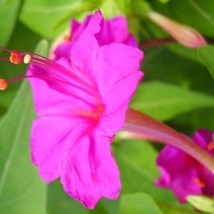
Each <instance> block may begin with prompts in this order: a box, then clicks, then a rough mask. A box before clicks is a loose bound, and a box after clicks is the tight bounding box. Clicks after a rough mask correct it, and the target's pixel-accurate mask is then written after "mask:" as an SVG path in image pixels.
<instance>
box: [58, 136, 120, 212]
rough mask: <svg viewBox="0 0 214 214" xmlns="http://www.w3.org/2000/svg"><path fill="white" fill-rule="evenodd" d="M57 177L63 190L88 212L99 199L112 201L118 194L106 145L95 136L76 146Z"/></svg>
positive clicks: (113, 164)
mask: <svg viewBox="0 0 214 214" xmlns="http://www.w3.org/2000/svg"><path fill="white" fill-rule="evenodd" d="M61 174H62V176H61V182H62V184H63V187H64V190H65V191H66V192H67V193H68V194H69V195H70V196H71V197H73V198H76V199H78V200H79V201H80V202H82V203H83V204H84V205H85V206H86V207H87V208H90V209H92V208H94V206H95V205H96V203H97V202H98V200H99V199H100V198H101V197H102V196H103V197H107V198H110V199H115V198H116V197H117V196H118V194H119V191H120V179H119V171H118V168H117V166H116V163H115V161H114V159H113V157H112V155H111V150H110V141H109V139H108V138H107V137H104V136H102V135H100V134H99V133H98V132H97V133H94V134H92V135H90V136H88V137H85V138H82V140H81V141H79V142H78V144H76V146H75V147H74V148H73V150H72V151H71V153H70V154H69V155H68V160H67V162H66V163H64V164H63V167H62V172H61Z"/></svg>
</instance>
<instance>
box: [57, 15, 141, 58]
mask: <svg viewBox="0 0 214 214" xmlns="http://www.w3.org/2000/svg"><path fill="white" fill-rule="evenodd" d="M97 13H100V11H97ZM91 19H93V15H89V16H87V17H86V18H85V20H84V21H83V23H79V22H77V21H76V20H75V19H72V20H71V29H70V35H65V36H64V40H65V41H64V43H62V44H60V45H59V46H58V47H57V48H56V49H55V51H54V53H55V57H56V58H60V57H62V56H63V57H66V58H69V57H70V56H69V52H70V49H71V48H72V46H73V44H74V43H73V41H75V40H77V39H78V38H79V36H80V35H81V33H82V32H83V31H84V30H85V28H86V27H87V26H88V23H89V22H90V21H91ZM99 25H100V30H99V32H97V33H96V34H95V38H96V40H97V42H98V44H99V46H102V45H106V44H110V43H123V44H127V45H130V46H132V47H137V46H138V45H137V41H136V40H135V39H134V37H133V36H132V34H130V33H129V32H128V23H127V20H126V19H125V17H123V16H118V17H115V18H113V19H111V20H104V19H102V20H101V21H100V24H99Z"/></svg>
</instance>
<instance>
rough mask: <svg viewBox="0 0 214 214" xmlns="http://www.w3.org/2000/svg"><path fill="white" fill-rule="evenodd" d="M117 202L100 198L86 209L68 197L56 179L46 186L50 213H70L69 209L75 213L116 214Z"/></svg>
mask: <svg viewBox="0 0 214 214" xmlns="http://www.w3.org/2000/svg"><path fill="white" fill-rule="evenodd" d="M117 206H118V203H117V202H116V201H109V200H106V199H102V200H101V201H100V202H99V203H98V204H97V206H96V207H95V209H94V210H88V209H86V208H85V207H84V206H83V205H82V204H81V203H79V202H78V201H77V200H75V199H73V198H71V197H69V196H68V195H67V194H66V193H65V192H64V191H63V188H62V185H61V183H60V182H59V181H58V180H57V181H54V182H52V183H51V184H50V185H49V186H48V201H47V210H48V213H50V214H59V213H63V214H70V213H71V210H72V212H73V213H75V214H89V213H90V214H100V213H102V214H116V213H117Z"/></svg>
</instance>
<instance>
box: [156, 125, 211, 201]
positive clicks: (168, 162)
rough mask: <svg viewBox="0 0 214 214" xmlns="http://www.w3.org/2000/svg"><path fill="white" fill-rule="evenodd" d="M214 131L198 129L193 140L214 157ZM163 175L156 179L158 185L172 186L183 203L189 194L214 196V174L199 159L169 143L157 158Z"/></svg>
mask: <svg viewBox="0 0 214 214" xmlns="http://www.w3.org/2000/svg"><path fill="white" fill-rule="evenodd" d="M212 134H213V133H212V132H210V131H208V130H206V129H200V130H198V131H197V132H196V133H195V134H194V136H193V141H194V142H195V143H196V144H197V145H198V146H200V147H201V148H202V149H204V150H205V151H206V152H207V153H209V154H210V155H211V156H212V157H214V143H213V142H212ZM157 165H158V168H159V170H160V172H161V177H160V178H159V179H158V180H157V181H155V184H156V185H157V186H160V187H163V188H170V189H171V190H172V191H173V193H174V194H175V195H176V196H177V198H178V199H179V201H180V202H181V203H185V202H186V197H187V196H188V195H198V194H204V195H207V196H214V175H213V174H212V172H210V171H209V170H208V169H207V168H205V167H204V166H203V165H202V164H201V163H199V162H198V161H197V160H195V159H194V158H192V157H191V156H189V155H188V154H186V153H185V152H183V151H181V150H179V149H177V148H175V147H174V146H171V145H167V146H165V148H164V149H163V150H162V151H161V152H160V155H159V157H158V158H157Z"/></svg>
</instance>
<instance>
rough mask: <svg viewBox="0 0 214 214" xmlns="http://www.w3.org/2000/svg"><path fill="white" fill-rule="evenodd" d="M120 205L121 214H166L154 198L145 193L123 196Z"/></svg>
mask: <svg viewBox="0 0 214 214" xmlns="http://www.w3.org/2000/svg"><path fill="white" fill-rule="evenodd" d="M120 205H121V206H120V214H133V213H134V214H164V213H163V212H162V211H161V210H160V208H159V207H158V205H157V204H156V203H155V201H154V200H153V198H151V197H150V196H149V195H147V194H145V193H134V194H126V195H123V196H122V198H121V204H120Z"/></svg>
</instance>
